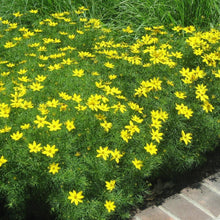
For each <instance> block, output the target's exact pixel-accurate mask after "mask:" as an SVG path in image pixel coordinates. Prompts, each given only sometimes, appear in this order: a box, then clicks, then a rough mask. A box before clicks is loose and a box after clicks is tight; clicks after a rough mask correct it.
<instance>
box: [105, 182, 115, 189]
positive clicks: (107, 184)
mask: <svg viewBox="0 0 220 220" xmlns="http://www.w3.org/2000/svg"><path fill="white" fill-rule="evenodd" d="M105 186H106V188H107V190H109V191H112V190H113V189H114V188H115V180H111V181H109V182H108V181H105Z"/></svg>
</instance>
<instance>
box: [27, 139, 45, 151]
mask: <svg viewBox="0 0 220 220" xmlns="http://www.w3.org/2000/svg"><path fill="white" fill-rule="evenodd" d="M28 148H29V149H30V153H32V152H34V153H37V152H39V151H41V149H42V147H41V144H37V143H36V141H34V142H33V144H28Z"/></svg>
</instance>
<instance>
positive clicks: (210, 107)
mask: <svg viewBox="0 0 220 220" xmlns="http://www.w3.org/2000/svg"><path fill="white" fill-rule="evenodd" d="M202 107H203V110H204V111H205V112H206V113H208V112H212V110H213V109H214V107H213V105H212V104H211V103H209V102H208V101H204V103H203V105H202Z"/></svg>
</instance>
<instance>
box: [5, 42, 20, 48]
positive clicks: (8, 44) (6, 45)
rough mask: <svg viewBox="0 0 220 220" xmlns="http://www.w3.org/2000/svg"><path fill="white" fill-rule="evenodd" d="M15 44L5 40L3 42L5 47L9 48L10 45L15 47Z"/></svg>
mask: <svg viewBox="0 0 220 220" xmlns="http://www.w3.org/2000/svg"><path fill="white" fill-rule="evenodd" d="M16 45H17V44H16V43H13V42H10V41H8V42H6V43H5V44H4V47H5V48H11V47H15V46H16Z"/></svg>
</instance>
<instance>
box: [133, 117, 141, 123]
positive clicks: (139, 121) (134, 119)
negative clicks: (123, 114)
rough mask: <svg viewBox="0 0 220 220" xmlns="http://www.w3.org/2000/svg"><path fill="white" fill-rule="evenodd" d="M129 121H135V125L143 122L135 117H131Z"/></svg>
mask: <svg viewBox="0 0 220 220" xmlns="http://www.w3.org/2000/svg"><path fill="white" fill-rule="evenodd" d="M131 120H132V121H135V122H137V123H142V122H143V119H142V118H140V117H138V116H137V115H134V116H132V118H131Z"/></svg>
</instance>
